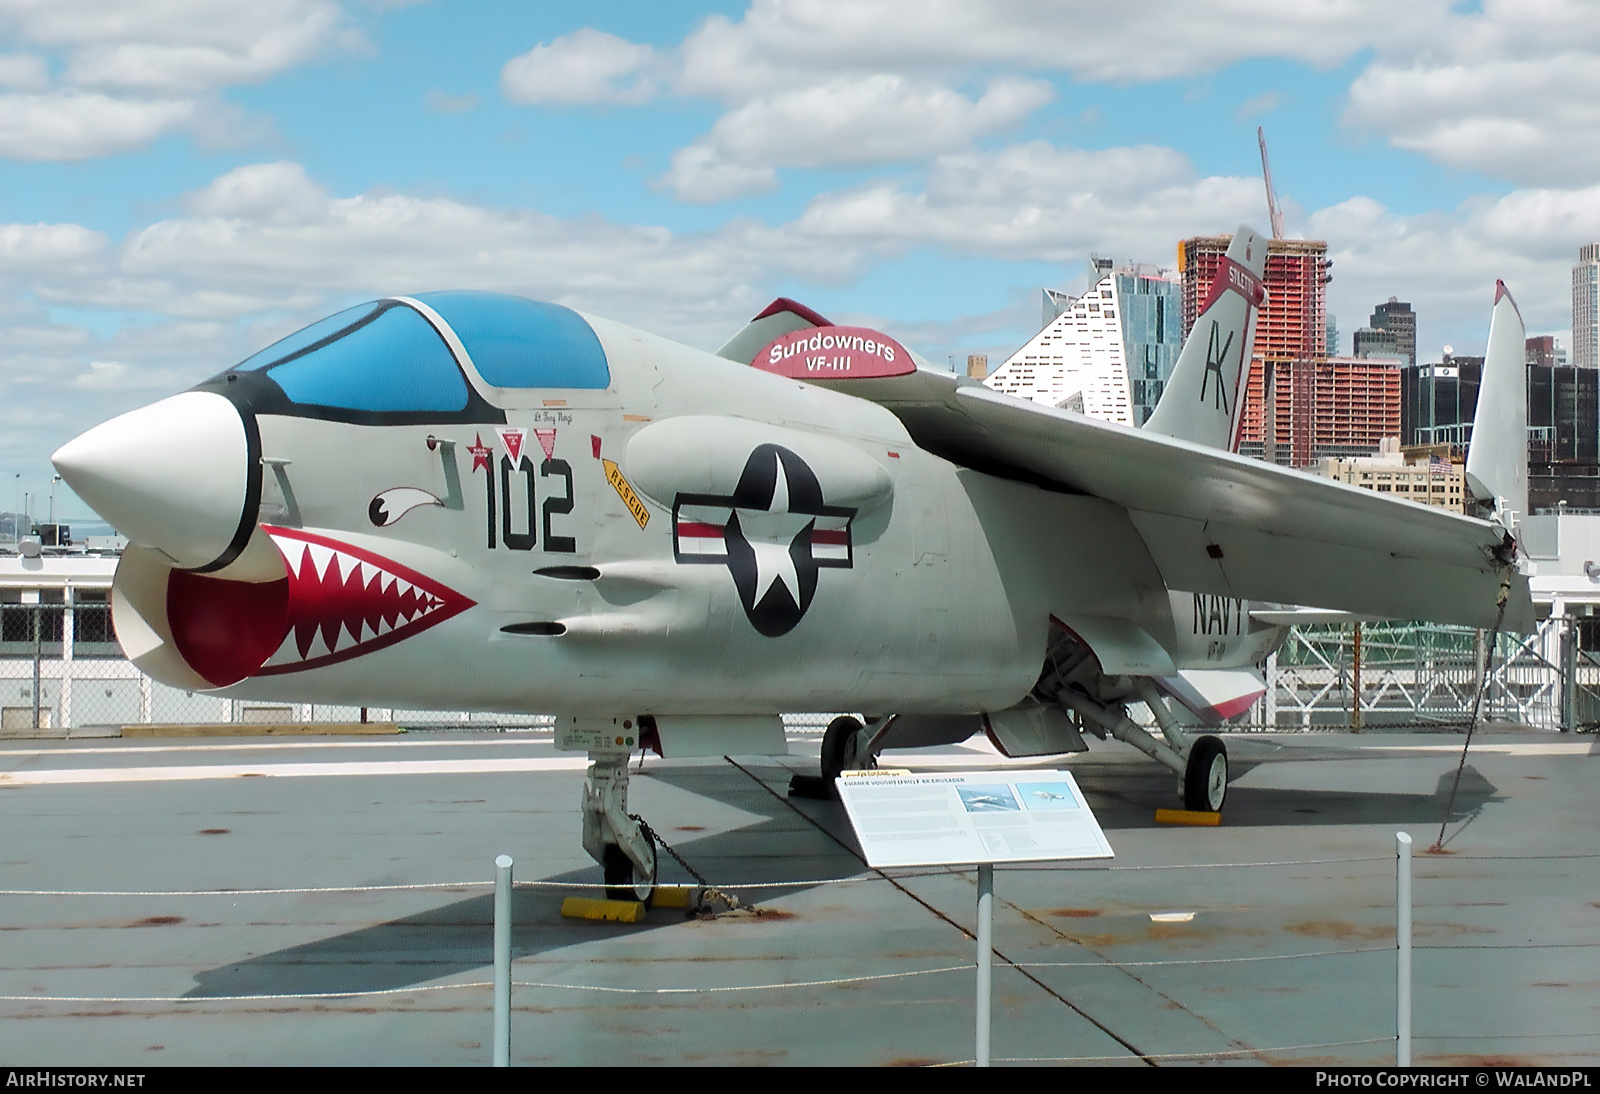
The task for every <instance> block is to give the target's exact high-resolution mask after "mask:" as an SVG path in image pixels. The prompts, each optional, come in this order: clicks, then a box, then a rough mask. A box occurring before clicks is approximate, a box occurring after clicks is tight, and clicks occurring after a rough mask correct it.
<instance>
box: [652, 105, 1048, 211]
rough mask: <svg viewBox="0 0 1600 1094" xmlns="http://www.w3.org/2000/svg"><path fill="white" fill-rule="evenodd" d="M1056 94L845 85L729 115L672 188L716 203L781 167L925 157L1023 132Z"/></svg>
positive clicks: (672, 180) (686, 155)
mask: <svg viewBox="0 0 1600 1094" xmlns="http://www.w3.org/2000/svg"><path fill="white" fill-rule="evenodd" d="M1054 94H1055V93H1054V90H1053V89H1052V88H1051V86H1050V85H1049V84H1047V83H1044V82H1042V81H1038V80H1018V79H1001V80H996V81H994V82H993V83H992V84H991V85H990V86H989V87H988V89H987V90H986V91H985V92H984V94H983V95H982V97H981V98H979V99H977V100H973V99H969V98H967V97H966V96H964V95H962V94H960V93H959V92H956V91H953V90H951V89H950V88H947V87H943V86H940V85H938V84H936V83H932V82H929V81H923V80H913V79H909V78H907V77H904V76H890V75H875V76H866V77H861V78H840V79H836V80H834V81H832V82H830V83H827V84H823V85H820V86H816V87H809V88H803V89H801V90H798V91H789V92H784V93H781V94H777V95H773V96H769V97H765V98H760V99H755V100H753V101H751V102H748V103H746V104H744V105H743V106H740V107H738V108H737V109H735V110H731V111H729V112H728V113H727V114H724V115H723V116H722V117H721V118H719V119H717V122H716V124H715V125H713V126H712V127H711V132H710V133H708V134H707V135H706V136H704V137H702V138H701V139H700V140H698V141H696V142H695V143H694V144H691V145H690V146H689V147H687V148H685V149H682V150H680V151H679V152H678V154H677V155H675V156H674V157H673V167H672V170H671V171H669V172H668V173H667V175H666V178H665V179H664V181H665V182H666V183H667V185H668V186H670V187H671V188H672V189H673V190H674V192H675V193H676V194H677V195H678V196H679V197H681V198H684V199H686V200H689V201H717V200H721V199H722V198H724V197H730V196H734V195H735V194H738V193H749V192H754V191H756V190H759V189H767V188H770V186H771V185H772V183H773V181H774V176H773V172H772V170H771V169H772V168H773V167H775V166H776V167H862V166H868V165H875V164H883V163H895V162H904V161H913V160H920V159H923V158H925V157H927V156H930V155H934V154H937V153H940V152H949V151H954V150H957V149H960V148H963V147H965V146H966V145H968V144H970V143H971V142H972V140H973V139H975V138H977V137H980V136H984V135H987V134H990V133H994V132H996V131H999V130H1002V129H1005V128H1007V127H1009V126H1011V125H1014V124H1015V123H1016V122H1018V121H1020V120H1021V119H1022V118H1023V117H1024V116H1026V115H1027V114H1028V113H1030V112H1031V111H1033V110H1035V109H1037V108H1038V107H1040V106H1042V105H1044V104H1045V103H1047V102H1049V101H1050V100H1051V98H1053V97H1054ZM741 180H742V183H743V188H742V189H741V188H740V184H741Z"/></svg>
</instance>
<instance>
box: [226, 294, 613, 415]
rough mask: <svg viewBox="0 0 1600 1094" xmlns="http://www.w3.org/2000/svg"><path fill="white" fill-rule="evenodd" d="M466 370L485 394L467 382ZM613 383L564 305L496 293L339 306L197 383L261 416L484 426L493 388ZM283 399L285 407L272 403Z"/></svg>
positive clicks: (600, 354)
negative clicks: (253, 407)
mask: <svg viewBox="0 0 1600 1094" xmlns="http://www.w3.org/2000/svg"><path fill="white" fill-rule="evenodd" d="M463 365H465V366H466V368H463ZM474 373H475V374H476V376H477V378H478V379H479V380H480V381H481V386H482V387H483V388H484V389H485V390H483V391H480V390H478V388H479V386H480V385H478V384H475V383H474V382H473V381H472V380H471V379H469V377H470V376H472V375H473V374H474ZM241 380H242V381H245V383H246V389H247V390H245V391H241V390H239V388H238V387H237V385H238V383H239V382H240V381H241ZM261 380H265V381H268V382H269V383H267V384H262V383H261V382H260V381H261ZM610 384H611V368H610V365H609V363H608V362H607V361H606V355H605V350H604V349H603V348H602V347H601V345H600V340H599V339H598V338H597V337H595V333H594V330H593V329H592V328H591V327H590V326H589V324H588V323H587V322H586V321H585V320H584V318H583V317H582V316H580V315H579V314H578V313H577V312H575V311H573V310H571V309H570V308H565V307H562V306H561V305H559V304H545V303H540V302H538V301H534V300H525V299H523V298H522V297H518V296H506V295H503V294H501V293H489V292H435V293H424V294H422V295H420V296H417V297H393V298H390V299H387V300H377V301H373V302H371V303H367V304H361V305H358V306H356V307H353V308H347V309H345V310H344V311H342V312H339V313H338V314H336V315H331V316H329V317H328V318H326V319H323V320H321V321H320V322H316V323H313V324H311V325H310V326H309V327H306V328H305V329H303V330H300V331H297V332H296V333H294V334H291V335H289V336H288V337H287V338H283V339H280V340H279V341H277V342H274V343H273V344H272V345H270V346H268V347H267V348H266V349H264V350H262V351H261V352H259V353H256V354H254V355H252V356H251V357H249V358H247V359H245V360H244V361H242V362H240V363H239V364H238V365H236V366H234V367H233V368H231V369H229V370H228V371H227V372H225V373H223V374H222V375H221V376H218V377H216V378H215V379H213V380H212V381H209V382H208V383H207V384H206V385H202V386H205V387H216V386H226V387H227V389H228V391H229V393H230V394H231V395H235V396H238V395H245V394H247V393H248V394H249V396H250V401H251V402H252V403H256V404H258V405H257V409H258V410H263V411H267V412H272V411H274V410H281V411H284V412H287V413H291V414H299V415H307V416H312V417H330V418H335V419H338V420H349V421H362V422H368V421H371V422H377V421H383V422H392V421H397V420H406V421H429V422H432V421H448V420H454V419H457V418H460V417H461V416H463V415H465V416H468V417H473V418H477V419H478V420H482V419H481V417H479V414H480V413H481V412H482V411H486V410H489V409H490V406H491V405H492V404H491V403H488V402H486V399H485V397H486V396H487V397H488V399H490V400H492V399H493V396H494V393H495V389H502V390H503V389H522V388H552V389H559V388H568V389H571V388H584V389H604V388H606V387H609V386H610ZM248 389H255V390H248ZM285 400H286V401H287V403H288V404H289V406H288V407H282V406H274V405H272V404H280V403H282V402H284V401H285ZM262 403H265V404H266V405H260V404H262Z"/></svg>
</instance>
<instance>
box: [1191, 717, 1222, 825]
mask: <svg viewBox="0 0 1600 1094" xmlns="http://www.w3.org/2000/svg"><path fill="white" fill-rule="evenodd" d="M1227 796H1228V748H1227V746H1226V745H1224V744H1223V743H1222V741H1221V740H1219V739H1218V738H1216V737H1212V736H1209V735H1208V736H1205V737H1201V738H1200V739H1199V740H1197V741H1195V743H1194V746H1193V747H1192V748H1190V749H1189V760H1188V764H1187V765H1186V767H1185V769H1184V773H1183V807H1184V808H1185V809H1192V810H1194V811H1196V812H1200V813H1220V812H1222V801H1223V799H1224V798H1226V797H1227Z"/></svg>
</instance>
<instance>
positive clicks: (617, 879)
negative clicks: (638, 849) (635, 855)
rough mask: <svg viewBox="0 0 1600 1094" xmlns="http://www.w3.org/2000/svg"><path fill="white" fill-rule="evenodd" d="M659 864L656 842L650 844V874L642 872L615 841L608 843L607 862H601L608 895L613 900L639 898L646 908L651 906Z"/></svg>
mask: <svg viewBox="0 0 1600 1094" xmlns="http://www.w3.org/2000/svg"><path fill="white" fill-rule="evenodd" d="M659 865H660V864H659V863H658V862H657V860H656V849H655V844H654V843H652V844H651V845H650V872H649V873H648V874H645V873H643V872H641V871H640V870H639V868H638V867H637V866H635V865H634V864H633V860H632V859H631V858H629V857H628V855H627V853H626V852H625V851H623V849H622V848H620V847H618V846H617V845H616V844H614V843H608V844H606V856H605V862H603V863H602V864H601V866H602V868H603V869H604V870H605V875H606V896H607V897H609V898H610V899H612V900H637V901H638V902H639V903H641V904H643V905H644V906H645V907H646V908H648V907H650V902H651V901H652V900H654V899H655V895H656V871H657V868H658V867H659Z"/></svg>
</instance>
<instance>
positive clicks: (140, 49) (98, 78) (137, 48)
mask: <svg viewBox="0 0 1600 1094" xmlns="http://www.w3.org/2000/svg"><path fill="white" fill-rule="evenodd" d="M0 27H4V28H6V29H8V30H9V31H10V32H11V33H12V34H13V35H14V36H15V37H17V38H20V39H22V40H24V41H27V42H31V43H34V44H35V45H39V46H44V47H48V48H52V49H55V50H59V51H61V52H62V53H63V54H64V55H65V56H66V58H67V71H66V82H68V83H70V84H75V85H79V86H94V87H120V88H128V89H136V90H141V91H146V92H151V91H153V92H157V93H161V94H170V93H175V92H198V91H209V90H215V89H217V88H220V87H225V86H228V85H230V84H237V83H249V82H253V81H256V80H260V79H262V78H264V77H266V76H269V75H272V74H273V73H275V72H279V71H282V70H283V69H285V68H289V67H291V66H293V65H296V64H300V63H303V62H305V61H307V60H310V59H311V58H312V57H315V56H317V55H318V54H319V53H321V52H322V51H323V50H325V49H327V48H329V47H330V46H332V45H335V44H351V43H350V39H349V36H348V35H349V32H348V30H347V28H346V25H345V20H344V17H343V14H342V12H341V10H340V8H339V5H338V4H337V3H336V2H334V0H0Z"/></svg>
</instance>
